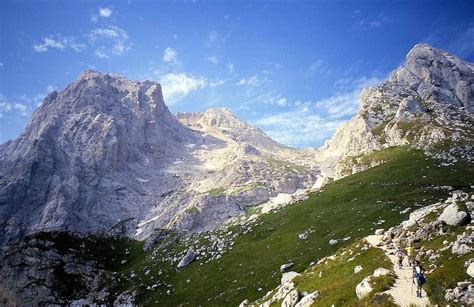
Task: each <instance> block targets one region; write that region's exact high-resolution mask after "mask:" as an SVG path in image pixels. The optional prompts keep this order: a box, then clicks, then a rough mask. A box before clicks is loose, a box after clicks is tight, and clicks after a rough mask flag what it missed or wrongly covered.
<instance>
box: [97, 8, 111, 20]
mask: <svg viewBox="0 0 474 307" xmlns="http://www.w3.org/2000/svg"><path fill="white" fill-rule="evenodd" d="M112 13H113V11H112V9H111V8H108V7H101V8H99V15H100V16H101V17H105V18H108V17H110V16H112Z"/></svg>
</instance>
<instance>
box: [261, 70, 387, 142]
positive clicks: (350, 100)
mask: <svg viewBox="0 0 474 307" xmlns="http://www.w3.org/2000/svg"><path fill="white" fill-rule="evenodd" d="M380 81H381V79H379V78H376V77H360V78H353V79H341V80H339V81H338V82H337V84H336V87H337V88H339V89H340V91H339V92H338V93H336V94H335V95H333V96H330V97H327V98H324V99H320V100H318V101H314V102H309V101H304V102H302V101H296V102H290V101H288V99H286V98H284V97H282V96H281V95H279V94H276V93H274V92H270V93H267V94H265V95H263V96H262V97H258V99H259V100H262V101H265V100H266V101H267V102H268V103H272V102H273V103H274V104H277V105H280V104H279V102H281V105H284V106H287V107H291V108H292V110H290V111H285V112H280V113H277V114H269V115H266V116H263V117H261V118H260V119H258V120H256V121H255V122H254V123H255V124H256V125H257V126H259V127H261V128H262V129H263V130H264V131H265V132H266V133H267V134H268V135H269V136H270V137H272V138H274V139H275V140H277V141H279V142H281V143H283V144H287V145H290V146H296V147H307V146H319V145H321V144H322V142H323V141H324V140H326V139H328V138H329V137H331V136H332V134H333V133H334V131H335V130H336V128H337V127H338V126H339V125H340V124H342V123H343V122H344V121H346V120H347V119H349V118H350V117H351V116H353V115H355V114H356V113H357V111H358V109H359V104H360V102H359V94H360V91H361V90H362V88H364V87H366V86H369V85H374V84H378V83H379V82H380Z"/></svg>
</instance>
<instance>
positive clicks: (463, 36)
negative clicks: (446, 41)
mask: <svg viewBox="0 0 474 307" xmlns="http://www.w3.org/2000/svg"><path fill="white" fill-rule="evenodd" d="M448 48H449V50H450V51H452V52H454V53H456V54H458V55H459V56H462V57H470V56H472V55H474V23H470V24H469V25H468V26H467V28H466V29H465V30H464V31H462V32H461V33H459V34H458V35H457V36H455V37H454V39H453V41H452V42H451V44H450V45H449V47H448Z"/></svg>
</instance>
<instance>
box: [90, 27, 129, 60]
mask: <svg viewBox="0 0 474 307" xmlns="http://www.w3.org/2000/svg"><path fill="white" fill-rule="evenodd" d="M87 36H88V39H89V43H90V45H91V47H92V48H94V54H95V55H96V56H97V57H99V58H105V59H108V58H110V57H111V56H113V55H122V54H124V53H126V52H127V51H128V50H129V49H130V47H131V45H130V43H128V34H127V32H126V31H125V30H124V29H122V28H119V27H117V26H108V27H103V28H95V29H92V30H91V31H90V32H89V34H88V35H87Z"/></svg>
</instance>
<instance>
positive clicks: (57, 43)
mask: <svg viewBox="0 0 474 307" xmlns="http://www.w3.org/2000/svg"><path fill="white" fill-rule="evenodd" d="M82 40H84V42H83V43H82V42H77V41H76V39H75V38H74V37H61V35H56V36H47V37H44V38H43V40H42V42H41V43H38V44H35V45H33V50H34V51H35V52H46V51H48V50H51V49H57V50H61V51H65V50H67V49H70V50H74V51H76V52H79V51H83V50H86V48H87V49H89V50H91V51H92V52H93V53H94V54H95V55H96V56H97V57H100V58H106V59H108V58H110V57H111V56H113V55H122V54H124V53H126V52H127V51H128V50H129V49H130V47H131V44H130V43H129V42H128V34H127V32H126V31H125V30H123V29H122V28H119V27H117V26H107V27H99V28H94V29H92V30H90V31H89V33H87V34H86V35H83V36H82Z"/></svg>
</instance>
